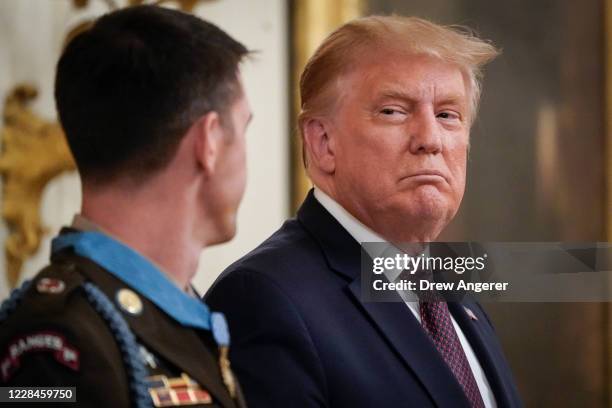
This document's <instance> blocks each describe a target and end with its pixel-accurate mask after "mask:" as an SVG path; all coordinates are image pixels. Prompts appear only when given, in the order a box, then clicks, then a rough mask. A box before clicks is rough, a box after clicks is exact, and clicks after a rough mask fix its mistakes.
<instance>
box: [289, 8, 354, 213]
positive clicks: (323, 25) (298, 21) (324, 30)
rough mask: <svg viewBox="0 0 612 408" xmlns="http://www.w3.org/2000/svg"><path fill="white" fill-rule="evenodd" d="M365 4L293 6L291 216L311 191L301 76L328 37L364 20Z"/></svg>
mask: <svg viewBox="0 0 612 408" xmlns="http://www.w3.org/2000/svg"><path fill="white" fill-rule="evenodd" d="M364 3H365V1H364V0H336V1H329V0H294V1H293V2H292V10H291V13H292V29H291V31H292V37H293V41H292V47H291V48H292V51H291V52H292V55H291V70H292V77H291V90H292V100H293V105H292V115H291V118H292V119H291V124H292V129H294V132H292V135H293V136H292V137H291V173H292V174H291V212H292V213H295V211H296V210H297V208H298V207H299V206H300V204H301V203H302V201H303V200H304V197H305V196H306V193H307V192H308V190H309V189H310V187H311V183H310V180H309V179H308V177H307V176H306V173H305V172H304V168H303V165H302V143H301V141H300V138H299V133H298V132H297V129H296V127H295V123H296V121H295V119H296V118H297V115H298V114H299V112H300V96H299V81H300V74H301V73H302V70H303V69H304V65H306V61H308V58H310V56H311V55H312V54H313V53H314V51H315V50H316V49H317V47H318V46H319V44H320V43H321V42H322V41H323V40H324V39H325V37H326V36H327V35H328V34H329V33H331V32H332V31H333V30H334V29H336V28H337V27H338V26H340V25H341V24H343V23H345V22H347V21H349V20H352V19H354V18H358V17H361V16H362V15H363V13H364V10H365V5H364Z"/></svg>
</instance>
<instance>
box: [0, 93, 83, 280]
mask: <svg viewBox="0 0 612 408" xmlns="http://www.w3.org/2000/svg"><path fill="white" fill-rule="evenodd" d="M37 94H38V92H37V90H36V89H35V88H34V87H33V86H31V85H24V84H22V85H18V86H16V87H15V88H13V90H12V91H11V92H10V93H9V95H8V96H7V98H6V100H5V105H4V111H3V118H4V127H3V128H2V129H1V131H0V138H1V140H2V154H1V155H0V174H2V178H3V183H2V217H3V218H4V220H5V222H6V223H7V226H8V229H9V235H8V237H7V239H6V241H5V243H4V252H5V257H6V266H7V277H8V282H9V285H10V286H11V287H14V286H15V285H16V284H17V282H18V280H19V274H20V271H21V266H22V265H23V263H24V262H25V260H26V259H28V257H30V256H31V255H32V254H34V253H35V252H36V251H37V250H38V247H39V245H40V241H41V238H42V237H43V234H44V233H45V232H46V231H45V228H44V226H43V225H42V223H41V219H40V205H41V199H42V194H43V190H44V188H45V186H46V185H47V183H48V182H49V181H51V180H52V179H53V178H54V177H56V176H58V175H59V174H61V173H63V172H65V171H70V170H74V168H75V165H74V161H73V160H72V156H71V154H70V151H69V149H68V145H67V144H66V140H65V138H64V133H63V131H62V129H61V127H60V125H59V124H57V123H53V122H48V121H46V120H44V119H42V118H40V117H39V116H38V115H37V114H36V113H34V112H32V110H30V108H29V107H28V104H29V103H30V102H31V101H32V100H34V99H35V98H36V96H37Z"/></svg>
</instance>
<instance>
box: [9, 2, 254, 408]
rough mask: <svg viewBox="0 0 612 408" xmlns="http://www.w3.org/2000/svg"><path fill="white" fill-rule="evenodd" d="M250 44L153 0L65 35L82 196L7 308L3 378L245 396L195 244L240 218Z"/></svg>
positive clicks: (216, 239) (100, 393) (125, 403)
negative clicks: (245, 63)
mask: <svg viewBox="0 0 612 408" xmlns="http://www.w3.org/2000/svg"><path fill="white" fill-rule="evenodd" d="M247 54H248V50H247V49H246V48H245V47H244V46H243V45H242V44H240V43H239V42H237V41H236V40H234V39H232V38H231V37H230V36H229V35H227V34H226V33H225V32H223V31H222V30H221V29H219V28H218V27H216V26H214V25H213V24H210V23H208V22H205V21H203V20H201V19H199V18H197V17H195V16H193V15H189V14H185V13H182V12H180V11H177V10H171V9H166V8H161V7H154V6H138V7H130V8H127V9H124V10H119V11H116V12H113V13H110V14H108V15H105V16H102V17H101V18H100V19H98V20H97V21H96V22H95V23H94V24H93V25H92V26H91V27H88V28H87V29H85V30H84V31H83V32H81V33H79V34H78V35H77V36H76V37H75V38H74V39H72V40H71V42H70V43H69V44H68V45H67V47H66V49H65V50H64V52H63V54H62V56H61V58H60V61H59V63H58V67H57V77H56V84H55V94H56V102H57V108H58V112H59V116H60V120H61V123H62V126H63V128H64V130H65V133H66V138H67V141H68V144H69V146H70V149H71V151H72V154H73V156H74V159H75V162H76V164H77V167H78V170H79V175H80V177H81V182H82V190H83V201H82V210H81V214H78V215H76V216H75V218H74V222H73V224H72V225H71V226H70V227H67V228H64V229H63V230H62V231H61V233H60V234H59V235H58V236H57V237H56V238H55V239H54V240H53V244H52V257H51V262H50V265H48V266H47V267H46V268H45V269H43V270H42V271H41V272H40V273H39V274H38V275H37V276H36V277H35V278H34V279H33V281H32V282H27V283H25V284H24V285H23V287H22V288H20V289H17V290H16V291H15V292H14V293H13V294H12V296H11V298H10V299H9V300H7V301H6V302H4V303H3V304H2V306H1V307H0V384H1V385H2V386H6V387H12V389H14V390H16V389H24V387H31V386H41V387H75V389H74V390H73V391H72V394H71V395H70V396H71V397H73V398H75V400H76V401H78V405H79V406H86V407H94V406H96V407H98V406H99V407H151V406H156V407H162V406H163V407H168V406H180V405H183V406H184V405H189V406H207V407H225V408H238V407H245V403H244V400H243V398H242V394H241V391H240V388H239V386H238V384H237V382H236V381H235V378H234V376H233V374H232V372H231V370H230V367H229V361H228V356H227V354H228V347H229V346H230V344H229V334H228V333H227V324H226V322H225V319H224V317H223V315H222V314H221V313H219V312H213V311H211V310H210V309H209V308H208V307H207V306H206V305H205V304H203V303H202V302H201V300H200V298H199V296H197V295H196V294H195V292H194V290H193V288H192V286H191V280H192V279H193V277H194V275H195V273H196V270H197V266H198V259H199V256H200V252H201V250H202V249H203V248H204V247H206V246H208V245H214V244H216V243H220V242H225V241H227V240H229V239H231V238H232V237H233V236H234V233H235V230H236V225H235V218H236V212H237V209H238V205H239V203H240V201H241V198H242V195H243V193H244V188H245V181H246V166H245V146H246V142H245V131H246V127H247V124H248V122H249V119H250V117H251V112H250V108H249V104H248V101H247V98H246V95H245V93H244V89H243V86H242V82H241V79H240V72H239V66H240V61H241V60H242V59H243V57H244V56H245V55H247ZM25 395H26V396H27V394H25ZM63 395H64V396H67V395H68V394H67V393H64V394H63ZM43 400H44V401H45V402H50V401H49V399H48V398H44V399H43ZM17 402H19V401H17ZM21 402H23V400H21ZM53 402H62V400H61V399H60V400H55V401H53Z"/></svg>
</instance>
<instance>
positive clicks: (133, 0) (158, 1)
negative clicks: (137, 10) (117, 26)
mask: <svg viewBox="0 0 612 408" xmlns="http://www.w3.org/2000/svg"><path fill="white" fill-rule="evenodd" d="M101 1H103V2H104V3H106V5H107V6H108V8H109V10H118V9H120V8H121V7H120V6H119V4H118V3H117V0H101ZM205 1H215V0H127V5H128V6H138V5H141V4H154V5H163V4H171V3H175V4H177V5H178V7H179V9H181V10H183V11H185V12H187V13H191V12H193V9H194V8H195V6H196V5H197V4H198V3H201V2H205ZM72 4H73V6H74V7H75V8H78V9H80V8H85V7H87V6H88V5H89V0H72Z"/></svg>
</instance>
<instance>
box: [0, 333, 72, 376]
mask: <svg viewBox="0 0 612 408" xmlns="http://www.w3.org/2000/svg"><path fill="white" fill-rule="evenodd" d="M33 352H50V353H52V355H53V357H54V358H55V360H57V362H59V363H61V364H63V365H65V366H66V367H68V368H71V369H72V370H75V371H78V370H79V351H78V350H77V349H76V348H74V347H73V346H71V345H70V344H68V342H66V339H65V338H64V336H62V335H60V334H58V333H55V332H51V331H40V332H35V333H29V334H25V335H22V336H20V337H17V338H15V339H14V340H13V341H12V342H11V343H9V345H8V347H7V351H6V353H5V355H4V356H3V357H2V360H0V374H1V375H2V381H4V382H7V381H8V380H9V379H10V378H11V376H12V375H13V374H14V373H15V371H16V370H17V369H18V368H19V366H20V358H21V357H22V356H23V355H25V354H28V353H33Z"/></svg>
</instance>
